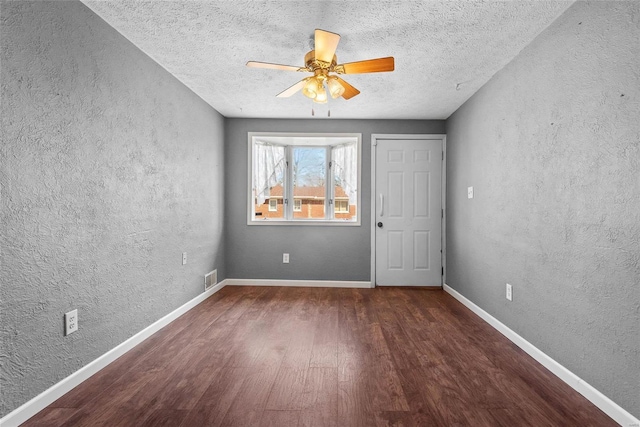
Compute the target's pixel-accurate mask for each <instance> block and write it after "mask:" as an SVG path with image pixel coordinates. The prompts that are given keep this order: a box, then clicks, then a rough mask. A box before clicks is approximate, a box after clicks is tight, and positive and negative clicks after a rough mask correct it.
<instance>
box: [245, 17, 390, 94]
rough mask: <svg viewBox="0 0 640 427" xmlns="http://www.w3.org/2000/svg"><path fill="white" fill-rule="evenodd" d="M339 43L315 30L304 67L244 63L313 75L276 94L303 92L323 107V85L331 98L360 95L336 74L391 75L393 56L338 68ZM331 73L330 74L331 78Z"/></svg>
mask: <svg viewBox="0 0 640 427" xmlns="http://www.w3.org/2000/svg"><path fill="white" fill-rule="evenodd" d="M338 42H340V35H339V34H336V33H331V32H329V31H324V30H320V29H316V31H315V49H314V50H312V51H310V52H308V53H307V54H306V55H305V56H304V66H303V67H296V66H293V65H280V64H271V63H268V62H256V61H249V62H247V67H254V68H269V69H274V70H284V71H303V72H310V73H313V76H310V77H307V78H305V79H302V80H300V81H299V82H298V83H296V84H294V85H293V86H291V87H290V88H288V89H286V90H285V91H283V92H281V93H279V94H278V95H277V96H278V97H279V98H288V97H290V96H291V95H293V94H294V93H296V92H298V91H299V90H301V89H302V93H303V94H304V95H305V96H306V97H308V98H311V99H312V100H313V101H314V102H317V103H319V104H325V103H326V102H327V92H326V90H325V84H326V87H327V89H329V94H330V95H331V97H332V98H338V97H340V96H341V97H343V98H344V99H351V98H353V97H354V96H356V95H358V94H359V93H360V91H359V90H358V89H356V88H355V87H353V86H351V85H350V84H349V83H347V82H345V81H344V80H343V79H341V78H340V77H338V76H337V74H363V73H378V72H383V71H393V69H394V60H393V57H392V56H388V57H385V58H377V59H368V60H365V61H358V62H348V63H346V64H338V60H337V58H336V55H335V52H336V48H337V47H338ZM332 73H333V74H332Z"/></svg>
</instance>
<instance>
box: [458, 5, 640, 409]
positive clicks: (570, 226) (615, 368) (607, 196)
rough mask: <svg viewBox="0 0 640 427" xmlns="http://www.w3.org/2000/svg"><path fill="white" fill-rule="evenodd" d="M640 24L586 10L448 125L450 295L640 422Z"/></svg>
mask: <svg viewBox="0 0 640 427" xmlns="http://www.w3.org/2000/svg"><path fill="white" fill-rule="evenodd" d="M639 19H640V3H638V2H589V3H586V2H577V3H575V4H574V5H573V6H572V7H571V8H570V9H568V11H567V12H566V13H565V14H563V15H562V16H561V17H560V18H559V19H558V20H557V21H556V22H554V23H553V24H552V25H551V26H550V27H549V28H548V29H547V30H545V31H544V32H543V33H541V34H540V35H539V36H538V38H537V39H536V40H534V42H532V43H531V44H530V45H529V46H528V47H527V48H526V49H524V50H523V51H522V52H521V53H520V55H519V56H518V57H516V59H514V60H513V61H512V62H511V63H510V64H509V65H508V66H506V67H505V68H504V69H503V70H502V71H500V72H499V73H497V74H496V75H495V76H494V77H493V78H492V80H491V81H489V83H487V84H486V85H485V86H484V87H483V88H482V89H481V90H480V91H479V92H478V93H476V94H475V95H474V96H473V97H472V98H471V99H470V100H469V101H467V102H466V103H465V104H464V105H463V106H462V107H461V108H460V109H459V110H458V111H457V112H456V113H455V114H454V115H453V116H452V117H450V118H449V120H448V121H447V150H448V151H447V156H448V173H447V186H448V188H447V209H448V211H447V215H448V217H447V224H448V234H447V282H448V284H449V285H450V286H451V287H453V288H454V289H456V290H457V291H459V292H460V293H461V294H463V295H464V296H466V297H467V298H469V299H470V300H472V301H473V302H475V303H476V304H477V305H479V306H480V307H482V308H483V309H485V310H486V311H488V312H489V313H490V314H492V315H493V316H494V317H496V318H498V319H499V320H501V321H502V322H504V323H505V324H506V325H507V326H509V327H510V328H511V329H513V330H515V331H516V332H517V333H518V334H520V335H521V336H523V337H524V338H525V339H527V340H528V341H529V342H531V343H532V344H534V345H535V346H536V347H538V348H539V349H541V350H542V351H544V352H545V353H547V354H548V355H549V356H551V357H552V358H554V359H555V360H557V361H558V362H560V363H561V364H562V365H564V366H565V367H567V368H568V369H569V370H571V371H572V372H574V373H575V374H577V375H578V376H580V377H581V378H583V379H584V380H585V381H587V382H588V383H589V384H591V385H592V386H594V387H595V388H597V389H598V390H600V391H601V392H603V393H604V394H605V395H607V396H608V397H609V398H611V399H613V400H614V401H615V402H616V403H618V404H620V405H621V406H622V407H624V408H625V409H626V410H628V411H629V412H631V413H632V414H634V415H635V416H636V417H637V416H640V317H639V316H640V314H639V313H640V125H639V121H638V120H639V119H638V118H639V117H640V103H639V102H640V78H639V72H640V51H639V49H640V38H639V25H638V24H639ZM468 186H474V189H475V198H474V199H471V200H469V199H467V187H468ZM506 282H509V283H511V284H513V295H514V296H513V302H508V301H507V300H506V299H505V283H506Z"/></svg>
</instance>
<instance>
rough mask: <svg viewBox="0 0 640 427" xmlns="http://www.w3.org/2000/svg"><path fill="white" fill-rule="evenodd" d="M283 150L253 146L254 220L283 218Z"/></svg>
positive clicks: (255, 144)
mask: <svg viewBox="0 0 640 427" xmlns="http://www.w3.org/2000/svg"><path fill="white" fill-rule="evenodd" d="M284 174H285V150H284V147H283V146H280V145H271V144H267V143H263V142H258V141H256V142H255V143H254V144H253V200H254V206H253V214H254V218H255V219H256V220H261V219H264V220H268V219H270V218H277V219H283V218H284V208H283V206H284V204H283V194H284Z"/></svg>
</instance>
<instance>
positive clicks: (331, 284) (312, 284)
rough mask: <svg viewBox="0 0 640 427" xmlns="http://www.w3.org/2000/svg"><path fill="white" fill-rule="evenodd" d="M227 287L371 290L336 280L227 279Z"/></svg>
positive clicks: (364, 284) (364, 283)
mask: <svg viewBox="0 0 640 427" xmlns="http://www.w3.org/2000/svg"><path fill="white" fill-rule="evenodd" d="M225 284H226V286H289V287H299V288H370V287H371V282H357V281H334V280H280V279H225Z"/></svg>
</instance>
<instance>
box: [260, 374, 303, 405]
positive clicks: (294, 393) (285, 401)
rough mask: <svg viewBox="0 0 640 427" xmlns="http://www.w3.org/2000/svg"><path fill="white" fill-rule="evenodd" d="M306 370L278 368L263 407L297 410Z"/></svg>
mask: <svg viewBox="0 0 640 427" xmlns="http://www.w3.org/2000/svg"><path fill="white" fill-rule="evenodd" d="M307 372H308V369H306V368H305V369H298V368H284V367H283V368H280V370H279V371H278V375H277V376H276V380H275V382H274V383H273V387H271V392H270V393H269V398H268V400H267V404H266V406H265V408H266V409H268V410H276V411H283V410H292V411H299V410H300V409H301V408H302V397H303V392H304V385H305V382H306V379H307Z"/></svg>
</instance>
